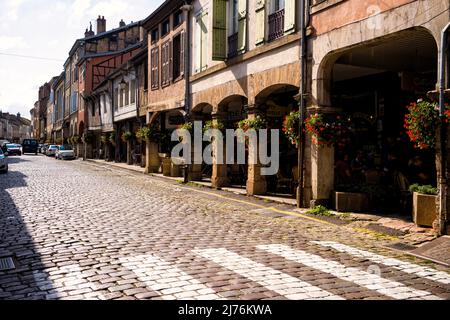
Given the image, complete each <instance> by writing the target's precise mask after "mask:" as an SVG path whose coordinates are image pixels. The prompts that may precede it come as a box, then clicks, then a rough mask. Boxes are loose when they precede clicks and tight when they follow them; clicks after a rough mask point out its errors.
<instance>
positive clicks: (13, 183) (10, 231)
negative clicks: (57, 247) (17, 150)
mask: <svg viewBox="0 0 450 320" xmlns="http://www.w3.org/2000/svg"><path fill="white" fill-rule="evenodd" d="M8 160H9V163H10V164H11V163H18V162H23V161H27V160H24V159H21V158H19V157H17V158H9V159H8ZM25 178H26V176H25V175H24V174H22V173H21V172H17V171H11V170H10V171H9V173H7V174H1V175H0V258H6V257H11V258H12V259H13V261H14V264H15V269H12V270H7V271H1V270H0V300H17V299H25V300H35V299H45V298H46V294H48V293H49V291H51V290H52V289H53V288H52V284H51V282H50V281H49V280H48V274H47V273H46V272H45V271H43V269H44V268H45V266H44V263H43V262H42V259H41V255H40V254H39V253H38V252H37V250H36V246H35V243H34V239H33V237H32V236H31V235H30V233H29V230H28V228H27V226H26V223H25V222H24V221H23V219H22V216H21V214H20V212H19V210H18V208H17V206H16V204H15V203H14V200H13V199H12V198H11V196H10V193H9V192H8V191H9V190H12V189H14V188H21V187H26V186H27V184H26V181H25Z"/></svg>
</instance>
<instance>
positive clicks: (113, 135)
mask: <svg viewBox="0 0 450 320" xmlns="http://www.w3.org/2000/svg"><path fill="white" fill-rule="evenodd" d="M109 142H110V143H111V144H112V145H113V146H115V145H116V134H115V133H114V132H113V133H111V134H110V135H109Z"/></svg>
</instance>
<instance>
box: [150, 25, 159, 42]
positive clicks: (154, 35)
mask: <svg viewBox="0 0 450 320" xmlns="http://www.w3.org/2000/svg"><path fill="white" fill-rule="evenodd" d="M158 40H159V30H158V28H155V29H153V30H152V43H155V42H157V41H158Z"/></svg>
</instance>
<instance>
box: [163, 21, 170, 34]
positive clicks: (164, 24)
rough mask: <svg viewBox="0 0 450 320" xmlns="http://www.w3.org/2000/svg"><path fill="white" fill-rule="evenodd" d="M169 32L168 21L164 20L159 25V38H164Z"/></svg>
mask: <svg viewBox="0 0 450 320" xmlns="http://www.w3.org/2000/svg"><path fill="white" fill-rule="evenodd" d="M169 32H170V20H169V19H167V20H165V21H164V22H163V23H162V25H161V37H164V36H165V35H166V34H168V33H169Z"/></svg>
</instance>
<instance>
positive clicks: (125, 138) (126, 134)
mask: <svg viewBox="0 0 450 320" xmlns="http://www.w3.org/2000/svg"><path fill="white" fill-rule="evenodd" d="M121 138H122V141H123V142H128V141H130V140H131V139H133V133H132V132H130V131H125V132H124V133H122V137H121Z"/></svg>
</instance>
